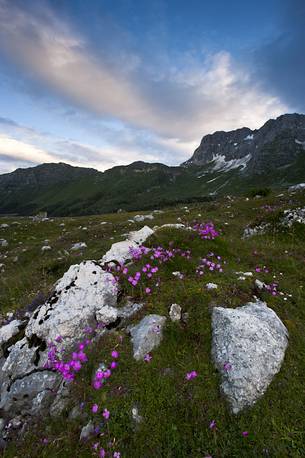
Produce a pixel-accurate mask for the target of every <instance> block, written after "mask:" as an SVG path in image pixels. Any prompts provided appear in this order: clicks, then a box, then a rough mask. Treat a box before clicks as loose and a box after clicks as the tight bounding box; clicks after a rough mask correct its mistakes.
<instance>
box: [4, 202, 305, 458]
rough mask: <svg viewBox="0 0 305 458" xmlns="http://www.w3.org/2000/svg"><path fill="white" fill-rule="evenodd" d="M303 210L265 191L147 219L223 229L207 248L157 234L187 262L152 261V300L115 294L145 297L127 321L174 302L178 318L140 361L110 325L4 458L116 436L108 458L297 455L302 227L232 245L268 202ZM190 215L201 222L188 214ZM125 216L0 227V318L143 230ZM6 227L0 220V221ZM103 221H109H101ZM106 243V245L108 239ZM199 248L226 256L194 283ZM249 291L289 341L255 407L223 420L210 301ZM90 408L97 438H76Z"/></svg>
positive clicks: (78, 453) (74, 448)
mask: <svg viewBox="0 0 305 458" xmlns="http://www.w3.org/2000/svg"><path fill="white" fill-rule="evenodd" d="M304 204H305V195H304V193H297V194H295V195H294V196H293V197H291V196H289V195H288V194H286V193H285V194H284V196H283V197H276V196H275V195H274V194H271V195H270V196H267V197H264V198H260V199H249V200H245V199H244V198H237V199H235V200H234V201H233V202H231V201H228V200H227V199H222V200H220V201H218V202H214V203H212V204H211V203H206V204H196V205H192V206H189V210H184V209H183V207H175V208H171V209H169V210H166V211H165V212H164V213H163V214H160V215H156V217H155V220H154V221H153V224H158V225H160V224H161V223H168V222H176V220H177V217H180V218H182V220H183V221H187V222H191V221H193V220H194V219H198V220H202V221H210V220H211V221H213V222H214V223H215V226H216V227H217V228H219V229H220V231H221V236H220V237H219V238H217V239H215V240H214V241H202V240H200V239H199V238H198V237H194V236H193V234H192V233H190V232H188V231H181V230H169V229H166V230H161V231H158V232H157V233H156V234H155V235H154V236H153V237H152V238H151V239H150V240H149V241H148V243H147V245H149V244H150V245H155V244H162V245H164V246H168V245H169V244H170V243H172V244H173V245H174V246H177V247H179V248H183V249H191V251H192V259H191V260H190V261H186V260H185V259H182V258H180V257H176V258H175V259H174V260H173V261H171V262H170V263H168V264H166V265H164V266H162V268H161V269H160V277H161V286H160V288H159V289H158V290H155V291H154V292H153V294H152V295H150V296H145V295H144V294H143V292H142V290H141V289H140V288H135V289H134V290H131V289H128V288H127V287H126V289H125V293H126V294H128V295H130V293H132V294H133V296H134V297H136V298H137V299H139V300H145V307H144V308H143V309H142V310H141V311H140V312H138V314H137V315H136V316H135V317H133V318H132V320H131V322H134V323H136V322H138V321H139V320H140V319H141V318H142V317H143V316H145V315H147V314H149V313H158V314H162V315H167V316H168V309H169V307H170V305H171V304H172V303H178V304H180V305H181V306H182V309H183V312H187V313H188V314H189V316H188V320H187V322H186V323H182V322H181V323H172V322H171V321H170V320H167V324H166V328H165V331H164V337H163V340H162V343H161V345H160V346H159V347H158V348H157V349H155V350H154V351H153V352H152V356H153V358H152V361H151V362H150V363H144V362H143V361H138V362H137V361H135V360H134V359H133V357H132V346H131V343H130V339H129V337H128V335H127V334H126V332H125V331H124V329H120V328H118V329H117V330H113V331H111V332H110V333H108V334H107V335H106V336H104V337H103V338H101V339H100V341H99V342H98V343H97V344H96V346H95V347H94V348H93V349H92V351H91V352H90V360H89V362H88V363H87V365H86V366H85V368H84V369H83V370H82V371H81V372H80V374H79V376H78V378H77V382H75V383H74V385H73V396H72V398H71V403H70V405H69V407H68V408H67V410H66V411H65V412H64V413H63V415H62V416H61V417H59V418H56V419H53V418H43V419H41V420H40V421H39V422H37V423H36V424H34V425H33V427H32V428H31V430H30V431H29V432H28V433H27V434H25V435H24V438H23V440H22V441H21V442H17V443H14V444H11V445H10V446H9V447H8V449H6V451H5V452H4V457H6V458H11V457H18V458H19V457H31V458H34V457H61V458H62V457H67V458H68V457H69V458H70V457H71V458H72V457H84V458H85V457H90V456H92V455H93V450H92V444H93V443H95V442H100V444H101V445H105V444H106V443H107V442H108V441H109V438H111V439H112V440H113V439H114V438H115V446H114V447H113V448H112V449H111V450H112V452H113V451H114V450H120V452H121V454H122V457H128V458H143V457H145V458H150V457H168V458H170V457H171V458H176V457H179V458H180V457H192V458H193V457H194V458H197V457H205V456H212V457H213V458H216V457H219V458H220V457H238V458H239V457H265V456H266V457H303V456H305V445H304V444H305V437H304V436H305V434H304V431H305V415H304V405H305V392H304V388H303V384H304V375H305V371H304V368H305V363H304V361H305V309H304V303H305V293H304V291H303V289H304V288H303V285H304V280H305V269H304V261H305V248H304V247H305V245H304V241H305V230H304V226H301V225H296V226H294V227H293V228H292V229H290V230H289V231H286V232H285V231H284V232H275V231H271V232H270V233H268V234H266V235H263V236H256V237H253V238H251V239H248V240H242V239H241V236H242V233H243V229H244V227H245V226H246V225H248V224H251V223H253V222H254V221H256V220H257V215H258V213H260V215H262V216H260V219H262V220H265V221H267V220H271V219H272V218H273V219H274V220H276V218H277V217H278V216H277V213H276V212H265V210H263V209H262V208H261V207H262V206H264V205H271V206H275V205H276V206H277V210H276V211H278V210H283V209H285V208H291V207H292V206H299V205H302V206H304ZM228 207H229V208H228ZM198 214H201V215H202V216H201V217H198ZM131 216H132V214H127V213H121V214H116V215H107V216H95V217H87V218H56V219H54V221H53V222H45V223H35V222H31V221H29V220H28V219H20V220H19V219H18V221H20V222H21V225H20V226H16V229H15V228H14V232H15V234H14V233H13V232H12V230H11V227H10V228H9V229H5V230H2V232H1V236H0V237H1V238H6V239H7V240H8V242H9V247H8V248H5V249H4V248H2V249H1V252H0V253H1V254H2V255H3V254H4V253H5V252H7V258H5V259H4V262H5V264H6V265H7V267H6V270H5V273H4V274H1V277H0V282H1V283H0V291H1V296H0V301H1V312H3V313H4V312H6V311H9V310H12V309H14V308H16V309H17V308H19V307H21V306H23V305H25V304H26V303H27V302H30V301H31V300H32V297H33V296H34V295H35V294H37V292H38V291H43V292H44V293H47V292H48V291H49V290H50V288H51V285H52V283H53V282H54V281H55V280H56V279H58V278H59V277H60V276H61V275H62V273H63V272H64V271H65V270H67V267H68V266H69V265H70V264H73V263H78V262H79V261H80V260H82V259H90V258H96V259H98V258H100V257H101V256H102V254H103V253H104V252H105V250H106V249H108V248H109V247H110V245H111V243H113V242H114V241H116V240H121V239H123V238H124V237H122V236H121V235H122V234H123V233H126V232H127V231H128V230H130V229H131V228H140V227H141V224H137V225H129V223H127V220H128V219H130V217H131ZM7 221H8V220H4V219H3V221H2V220H1V221H0V224H1V223H2V222H7ZM102 221H108V222H109V223H110V224H107V225H101V224H100V223H101V222H102ZM8 222H9V221H8ZM61 222H64V223H65V228H66V235H64V236H63V234H62V228H61V227H60V226H59V224H60V223H61ZM148 223H151V222H150V221H149V222H148ZM225 223H227V224H225ZM130 224H132V223H130ZM81 225H82V226H87V227H88V230H87V231H83V230H82V229H79V226H81ZM25 226H26V227H25ZM115 230H116V232H114V231H115ZM4 231H6V232H4ZM32 237H36V238H35V239H33V238H32ZM61 237H63V238H61ZM110 237H114V239H113V240H110ZM44 239H49V240H50V245H51V246H52V247H53V249H52V251H50V252H47V253H45V254H43V255H41V251H40V248H41V246H42V242H43V240H44ZM20 241H22V242H23V245H22V246H26V247H27V248H28V251H27V252H26V253H24V254H20V245H19V242H20ZM78 241H85V242H86V243H87V245H88V249H87V250H86V251H85V252H84V253H83V254H82V255H80V256H72V255H69V256H65V257H64V259H63V260H58V259H57V258H58V257H60V255H58V251H61V252H63V250H64V249H66V250H67V249H69V248H70V246H71V244H72V243H74V242H78ZM209 251H213V252H214V253H216V254H219V255H221V256H222V257H223V259H225V260H226V265H225V268H224V272H223V273H214V272H210V273H207V274H206V275H205V276H204V277H203V278H198V277H197V276H196V275H195V268H196V265H197V264H198V259H199V258H200V257H202V256H204V255H206V254H207V253H208V252H209ZM16 255H19V256H20V260H19V262H18V263H14V262H13V261H12V259H13V257H14V256H16ZM0 262H3V260H0ZM258 265H259V266H263V265H266V266H267V267H268V268H269V269H270V272H269V273H265V274H261V273H259V274H255V267H256V266H258ZM177 270H179V271H181V272H183V273H184V275H185V277H184V280H182V281H181V280H178V279H177V278H175V277H174V276H173V275H172V272H173V271H177ZM236 271H241V272H246V271H252V272H254V277H253V278H251V277H250V278H247V279H246V280H245V281H241V280H238V275H236V273H235V272H236ZM274 277H275V278H274ZM255 278H258V279H260V280H262V281H265V282H267V283H271V282H272V281H278V282H279V290H280V291H283V292H284V295H283V296H280V295H278V296H275V297H273V296H271V295H270V294H269V293H268V292H261V291H258V290H257V289H256V288H255V285H254V279H255ZM208 282H214V283H217V284H218V289H217V290H212V291H208V290H207V289H206V288H205V284H206V283H208ZM253 295H256V296H258V297H260V298H261V299H263V300H266V302H267V303H268V305H269V306H270V307H271V308H272V309H273V310H275V311H276V313H277V314H278V315H279V317H280V318H281V319H282V321H283V322H284V323H285V325H286V326H287V328H288V330H289V334H290V337H289V346H288V350H287V352H286V356H285V360H284V363H283V366H282V368H281V371H280V373H279V374H277V375H276V376H275V377H274V380H273V381H272V383H271V385H270V386H269V388H268V390H267V392H266V393H265V395H264V396H263V397H262V398H261V399H260V400H259V401H258V402H257V403H256V405H255V406H254V407H253V408H251V409H248V410H245V411H243V412H241V413H240V414H238V415H232V414H231V413H230V411H229V408H228V405H227V403H226V400H225V399H224V398H223V397H222V395H221V393H220V391H219V383H220V380H219V375H218V373H217V371H216V370H215V368H214V366H213V363H212V361H211V357H210V350H211V324H210V323H211V310H212V307H213V306H215V305H220V306H225V307H236V306H239V305H242V304H245V303H246V302H247V301H250V300H252V299H253ZM289 295H291V297H290V296H289ZM284 297H285V298H287V300H286V301H285V300H284ZM12 298H13V299H12ZM120 336H122V338H123V340H122V342H121V341H120ZM114 347H117V349H118V351H119V352H120V359H119V366H118V368H117V369H116V370H115V371H114V374H113V376H112V378H111V379H110V381H109V383H108V384H107V386H106V387H105V388H103V389H102V390H100V391H94V390H92V388H91V380H92V376H93V373H94V371H95V370H96V369H97V366H98V364H99V363H101V362H102V361H105V362H109V361H110V353H111V350H112V349H113V348H114ZM191 370H196V371H197V372H198V377H197V378H195V379H194V380H192V381H186V380H185V374H186V373H187V372H189V371H191ZM81 402H85V407H84V411H85V413H86V417H84V418H78V419H76V420H71V419H69V412H70V411H71V409H72V408H73V407H74V406H78V405H79V404H80V403H81ZM94 402H96V403H98V404H99V405H100V408H101V409H103V408H104V407H107V409H108V410H109V411H110V412H111V417H110V420H109V422H108V424H107V425H104V426H103V427H102V429H101V431H102V433H103V432H104V433H105V435H104V436H101V437H94V438H92V440H90V441H88V443H85V444H84V443H80V442H79V434H80V429H81V428H82V426H84V425H85V424H87V423H88V420H89V419H90V418H97V417H98V418H99V420H100V421H101V420H102V419H103V418H102V416H101V415H100V414H99V415H95V416H94V415H93V414H92V413H91V412H90V406H91V405H92V404H93V403H94ZM135 405H136V406H137V407H138V409H139V414H140V415H141V416H142V417H143V421H142V422H141V423H140V424H136V423H135V422H134V420H133V419H132V417H131V409H132V407H133V406H135ZM211 420H215V421H216V425H217V428H216V430H211V429H210V428H209V424H210V422H211ZM243 431H248V432H249V436H248V437H243V435H242V432H243ZM43 438H47V439H48V443H47V444H42V439H43ZM109 456H112V455H109Z"/></svg>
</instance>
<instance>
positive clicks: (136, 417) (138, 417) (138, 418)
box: [131, 406, 143, 423]
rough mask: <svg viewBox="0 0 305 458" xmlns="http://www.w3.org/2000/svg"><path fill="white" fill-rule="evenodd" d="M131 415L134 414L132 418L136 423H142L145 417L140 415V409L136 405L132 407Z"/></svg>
mask: <svg viewBox="0 0 305 458" xmlns="http://www.w3.org/2000/svg"><path fill="white" fill-rule="evenodd" d="M131 415H132V419H133V420H134V421H135V422H136V423H141V422H142V421H143V417H142V416H141V415H139V409H138V408H137V407H136V406H133V408H132V409H131Z"/></svg>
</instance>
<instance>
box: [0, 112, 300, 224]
mask: <svg viewBox="0 0 305 458" xmlns="http://www.w3.org/2000/svg"><path fill="white" fill-rule="evenodd" d="M275 164H276V167H275V166H274V165H275ZM304 181H305V115H301V114H286V115H282V116H280V117H278V118H277V119H275V120H273V119H271V120H269V121H267V122H266V123H265V124H264V125H263V126H262V127H261V128H260V129H255V130H251V129H249V128H248V127H243V128H240V129H236V130H233V131H229V132H224V131H216V132H214V133H213V134H209V135H206V136H204V137H203V138H202V140H201V143H200V145H199V147H198V148H197V149H196V150H195V152H194V154H193V155H192V157H191V158H190V159H189V160H188V161H186V162H184V163H183V164H181V165H180V166H169V165H165V164H162V163H147V162H144V161H135V162H133V163H131V164H128V165H121V166H114V167H112V168H110V169H108V170H105V171H104V172H101V171H98V170H95V169H93V168H85V167H73V166H71V165H69V164H65V163H49V164H41V165H38V166H36V167H30V168H22V169H17V170H15V171H14V172H11V173H7V174H3V175H0V214H1V213H2V214H3V213H4V214H10V213H13V214H16V213H17V214H21V215H31V214H33V213H36V212H38V211H47V212H48V213H49V214H50V215H58V216H64V215H84V214H97V213H110V212H114V211H117V210H119V209H123V210H128V211H133V210H144V209H145V210H146V209H153V208H160V207H162V206H165V205H172V204H176V203H181V202H191V201H198V200H199V201H200V200H202V201H204V200H211V199H212V198H215V196H221V195H223V194H228V193H230V194H244V193H247V192H249V190H251V189H254V188H258V187H266V186H268V187H270V188H278V189H280V188H283V187H287V186H291V185H294V184H297V183H300V182H304Z"/></svg>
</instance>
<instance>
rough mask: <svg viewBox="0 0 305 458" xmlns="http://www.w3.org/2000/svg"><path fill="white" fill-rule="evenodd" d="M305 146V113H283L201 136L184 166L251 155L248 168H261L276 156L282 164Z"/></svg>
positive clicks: (280, 164) (259, 170)
mask: <svg viewBox="0 0 305 458" xmlns="http://www.w3.org/2000/svg"><path fill="white" fill-rule="evenodd" d="M304 146H305V115H302V114H297V113H293V114H284V115H281V116H279V117H278V118H276V119H270V120H269V121H267V122H266V123H265V124H264V125H263V126H262V127H261V128H260V129H256V130H251V129H249V128H247V127H244V128H241V129H237V130H232V131H229V132H223V131H220V132H215V133H213V134H210V135H206V136H204V137H203V138H202V140H201V143H200V145H199V147H198V148H197V149H196V150H195V152H194V154H193V156H192V157H191V158H190V159H189V160H188V161H186V162H185V163H184V164H182V165H184V166H188V165H204V164H207V163H209V162H212V161H215V160H216V161H217V160H219V159H221V160H222V161H223V162H224V161H225V162H229V161H232V160H237V159H241V158H246V157H247V158H248V160H247V168H248V170H252V171H253V169H254V168H255V171H256V172H257V173H260V172H262V171H263V170H264V169H265V167H267V166H268V165H270V164H271V163H272V162H273V161H274V159H275V157H276V160H277V162H278V165H279V166H283V165H285V164H287V163H288V162H289V161H290V160H291V159H293V158H294V157H295V156H296V155H297V154H298V153H299V152H300V151H301V150H302V149H303V147H304Z"/></svg>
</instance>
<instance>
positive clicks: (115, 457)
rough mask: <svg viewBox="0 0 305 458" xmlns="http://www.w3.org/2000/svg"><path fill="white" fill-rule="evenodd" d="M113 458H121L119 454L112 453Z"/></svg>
mask: <svg viewBox="0 0 305 458" xmlns="http://www.w3.org/2000/svg"><path fill="white" fill-rule="evenodd" d="M113 458H121V454H120V452H114V454H113Z"/></svg>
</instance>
